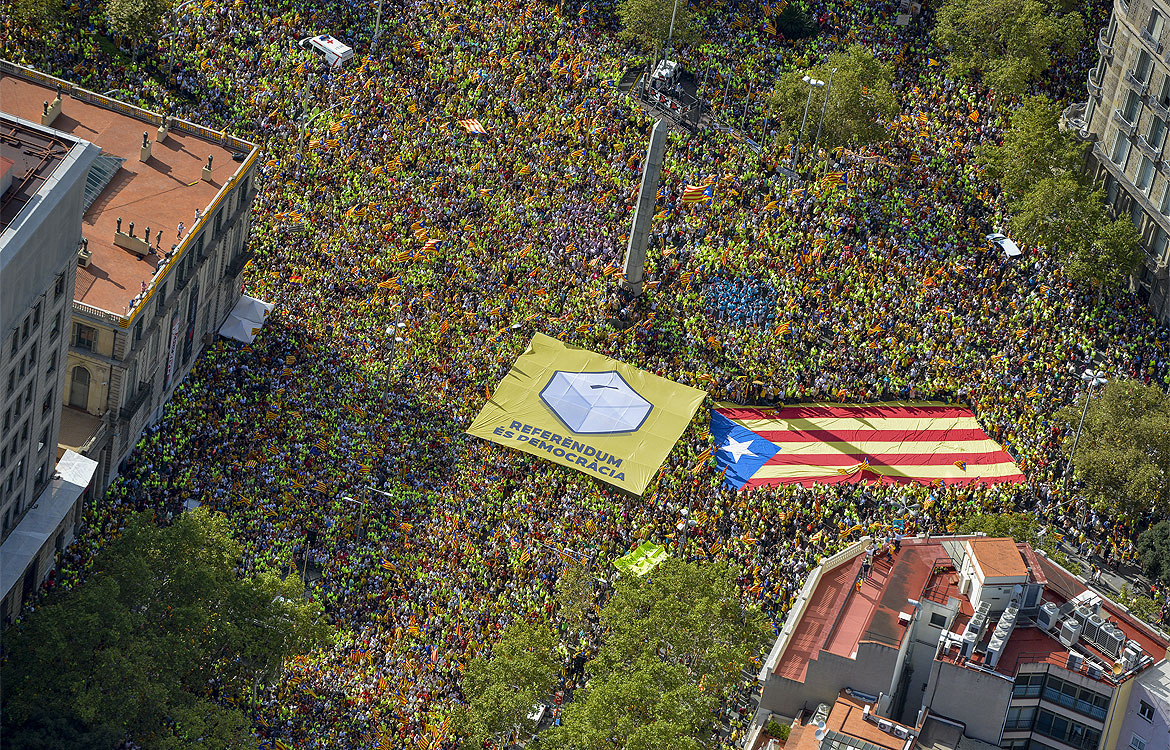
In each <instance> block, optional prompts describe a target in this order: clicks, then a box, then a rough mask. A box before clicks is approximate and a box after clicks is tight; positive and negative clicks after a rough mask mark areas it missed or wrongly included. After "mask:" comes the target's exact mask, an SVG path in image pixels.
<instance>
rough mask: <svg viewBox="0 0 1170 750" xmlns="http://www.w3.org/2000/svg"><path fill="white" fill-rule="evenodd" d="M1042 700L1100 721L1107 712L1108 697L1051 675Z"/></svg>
mask: <svg viewBox="0 0 1170 750" xmlns="http://www.w3.org/2000/svg"><path fill="white" fill-rule="evenodd" d="M1044 700H1046V701H1051V702H1053V703H1059V704H1060V705H1062V706H1064V707H1065V708H1069V709H1072V710H1073V711H1076V712H1077V713H1081V714H1085V715H1086V716H1092V717H1093V718H1094V719H1100V720H1102V721H1104V719H1105V714H1106V713H1107V712H1108V710H1109V696H1107V695H1102V694H1101V693H1096V692H1093V691H1092V690H1089V689H1087V688H1083V687H1081V686H1079V685H1077V684H1076V683H1075V682H1069V681H1068V680H1062V679H1060V678H1059V677H1054V676H1052V675H1049V677H1048V682H1047V684H1045V686H1044Z"/></svg>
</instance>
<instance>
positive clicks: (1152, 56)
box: [1066, 0, 1170, 320]
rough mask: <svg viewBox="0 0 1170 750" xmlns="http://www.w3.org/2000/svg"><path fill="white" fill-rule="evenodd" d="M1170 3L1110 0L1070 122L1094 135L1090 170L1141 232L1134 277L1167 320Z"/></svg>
mask: <svg viewBox="0 0 1170 750" xmlns="http://www.w3.org/2000/svg"><path fill="white" fill-rule="evenodd" d="M1168 19H1170V3H1166V2H1163V1H1162V0H1132V2H1128V3H1127V2H1124V0H1113V12H1112V14H1111V15H1110V17H1109V22H1108V24H1107V25H1106V26H1105V28H1103V29H1101V30H1100V31H1099V32H1098V34H1097V38H1096V45H1097V50H1098V52H1099V55H1100V56H1099V59H1098V62H1097V65H1096V67H1095V68H1093V69H1092V70H1091V71H1090V72H1089V77H1088V81H1087V88H1088V98H1087V100H1086V101H1085V102H1083V103H1078V104H1075V105H1073V106H1072V107H1070V108H1069V110H1067V112H1066V115H1067V117H1066V122H1067V123H1069V124H1070V125H1071V126H1072V127H1073V129H1074V131H1075V132H1077V133H1078V135H1079V136H1080V137H1081V138H1082V139H1083V140H1086V141H1088V142H1090V143H1091V148H1090V150H1089V158H1088V168H1089V173H1090V175H1091V176H1092V178H1093V180H1094V181H1095V182H1097V183H1098V184H1100V185H1101V186H1102V187H1103V188H1104V191H1105V196H1106V199H1107V201H1108V202H1109V204H1110V205H1111V206H1113V208H1114V210H1115V211H1116V212H1117V213H1118V214H1120V215H1127V216H1129V217H1130V218H1131V219H1132V220H1133V222H1134V225H1135V226H1137V227H1138V229H1139V230H1140V231H1141V234H1142V243H1143V247H1144V250H1145V257H1144V262H1143V263H1142V265H1141V266H1140V267H1139V268H1138V269H1136V271H1135V272H1134V276H1133V283H1134V284H1135V285H1136V291H1137V293H1138V295H1139V296H1140V297H1141V298H1142V300H1143V301H1145V302H1147V303H1148V304H1149V305H1150V306H1151V308H1153V310H1154V312H1155V314H1156V315H1158V317H1159V318H1161V319H1163V320H1170V161H1167V158H1166V131H1167V127H1168V124H1170V56H1168V51H1170V50H1168V49H1167V46H1168V45H1170V30H1168V29H1167V20H1168Z"/></svg>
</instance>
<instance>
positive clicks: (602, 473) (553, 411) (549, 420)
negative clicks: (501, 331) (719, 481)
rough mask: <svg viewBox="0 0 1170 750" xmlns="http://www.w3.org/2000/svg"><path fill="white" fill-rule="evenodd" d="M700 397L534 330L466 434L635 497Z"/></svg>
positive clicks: (687, 388)
mask: <svg viewBox="0 0 1170 750" xmlns="http://www.w3.org/2000/svg"><path fill="white" fill-rule="evenodd" d="M705 396H706V394H705V393H704V392H703V391H700V390H697V389H695V388H689V387H687V386H685V385H680V384H678V383H675V382H673V381H671V380H667V379H666V378H660V377H658V376H657V375H651V374H650V373H648V372H645V371H644V370H639V369H637V368H636V367H630V366H629V365H627V364H625V363H624V362H618V361H617V360H615V359H610V358H609V357H604V356H602V355H600V354H596V353H594V352H591V351H589V350H588V349H582V348H580V347H577V346H570V345H568V344H565V343H564V342H561V341H558V340H557V339H554V338H552V337H550V336H545V335H544V334H541V333H538V334H536V335H535V336H534V337H533V339H532V341H531V342H530V343H529V344H528V348H527V349H526V350H525V351H524V353H523V354H521V355H520V357H519V358H518V359H517V360H516V364H515V365H513V367H512V369H511V371H509V372H508V374H507V375H506V376H505V377H504V379H503V381H501V382H500V385H499V388H497V389H496V392H495V395H494V396H493V397H492V398H490V399H488V402H487V404H485V405H484V407H483V411H481V412H480V413H479V416H478V417H476V418H475V422H473V423H472V425H471V427H470V428H469V429H468V430H467V432H468V434H471V435H475V436H477V437H481V438H484V439H485V440H491V441H492V442H494V443H499V444H500V445H506V446H508V447H510V448H516V449H518V450H522V451H525V452H527V453H531V454H533V455H534V456H539V457H541V458H547V459H548V460H549V461H553V462H555V463H558V464H561V465H562V466H568V467H571V468H573V469H576V470H577V471H580V472H583V473H585V474H588V475H589V476H591V477H595V478H597V479H600V480H601V481H603V482H608V483H609V484H612V485H616V486H618V487H621V488H622V489H624V490H628V491H630V492H633V493H635V494H638V495H641V494H642V493H643V492H644V491H645V490H646V485H647V484H649V483H650V480H651V479H652V478H653V476H654V472H656V471H657V470H658V467H659V466H661V465H662V462H663V460H665V459H666V455H667V454H668V453H670V449H671V448H673V447H674V444H675V443H676V442H677V441H678V438H679V436H680V435H682V432H683V430H685V429H686V427H687V425H688V424H690V421H691V419H692V418H693V417H694V416H695V411H697V410H698V408H699V405H700V404H702V403H703V398H704V397H705Z"/></svg>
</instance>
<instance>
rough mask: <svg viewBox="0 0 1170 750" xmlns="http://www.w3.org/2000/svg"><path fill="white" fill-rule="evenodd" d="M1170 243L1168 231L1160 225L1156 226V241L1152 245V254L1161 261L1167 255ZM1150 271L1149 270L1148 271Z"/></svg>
mask: <svg viewBox="0 0 1170 750" xmlns="http://www.w3.org/2000/svg"><path fill="white" fill-rule="evenodd" d="M1167 242H1170V235H1167V234H1166V230H1165V229H1163V228H1162V227H1161V226H1159V225H1158V224H1155V225H1154V241H1153V242H1152V243H1150V248H1151V250H1150V254H1151V255H1152V256H1153V257H1154V258H1157V259H1158V260H1159V261H1161V259H1162V256H1163V255H1165V253H1166V244H1167ZM1147 270H1148V269H1147Z"/></svg>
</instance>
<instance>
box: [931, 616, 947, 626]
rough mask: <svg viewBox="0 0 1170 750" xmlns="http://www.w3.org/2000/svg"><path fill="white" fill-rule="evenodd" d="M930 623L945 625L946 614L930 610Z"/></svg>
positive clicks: (932, 624)
mask: <svg viewBox="0 0 1170 750" xmlns="http://www.w3.org/2000/svg"><path fill="white" fill-rule="evenodd" d="M930 624H931V626H932V627H936V628H945V627H946V626H947V617H946V615H942V614H939V613H938V612H931V613H930Z"/></svg>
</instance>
